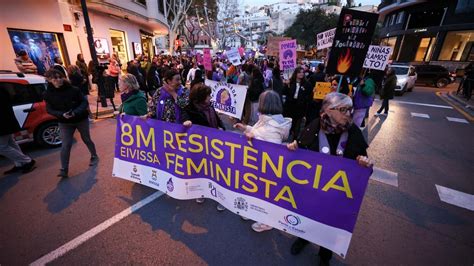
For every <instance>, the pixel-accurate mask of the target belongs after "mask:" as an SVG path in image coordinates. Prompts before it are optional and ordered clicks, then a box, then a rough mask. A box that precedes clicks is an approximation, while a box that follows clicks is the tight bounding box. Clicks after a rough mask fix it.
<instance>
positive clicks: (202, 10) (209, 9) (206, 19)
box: [193, 0, 218, 43]
mask: <svg viewBox="0 0 474 266" xmlns="http://www.w3.org/2000/svg"><path fill="white" fill-rule="evenodd" d="M193 11H194V13H193V15H194V14H195V15H196V18H197V20H198V23H199V27H200V29H201V30H202V31H203V32H204V34H206V36H208V37H209V39H210V40H211V43H217V41H218V39H217V38H218V37H217V32H216V18H217V12H218V7H217V2H216V0H195V4H194V10H193Z"/></svg>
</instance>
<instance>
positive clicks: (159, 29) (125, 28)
mask: <svg viewBox="0 0 474 266" xmlns="http://www.w3.org/2000/svg"><path fill="white" fill-rule="evenodd" d="M160 1H161V0H146V1H145V0H88V1H87V5H88V13H89V17H90V21H91V25H92V29H93V35H94V45H95V49H96V52H97V53H98V56H99V58H100V59H101V60H102V61H105V60H106V59H107V58H108V57H109V56H110V54H112V53H115V54H117V56H118V57H119V59H120V61H121V62H122V67H123V68H126V62H127V61H129V60H131V59H133V58H134V57H136V56H137V55H138V54H144V55H148V56H150V57H151V56H153V55H154V54H155V53H156V51H155V49H156V42H155V39H156V38H157V37H158V36H164V35H166V34H168V25H167V23H166V22H165V18H164V16H163V13H162V12H161V11H160V10H162V6H161V5H162V2H160ZM0 17H1V18H2V29H3V30H2V31H1V32H0V42H1V43H2V44H4V46H3V47H4V49H2V52H3V56H2V57H1V58H0V69H3V70H13V71H17V68H16V66H15V64H14V61H13V60H14V58H15V57H16V56H17V54H18V52H19V51H20V50H25V51H27V52H28V54H29V56H30V58H31V59H32V60H33V62H34V63H35V64H36V65H37V66H38V70H39V74H43V73H44V72H45V71H46V70H47V69H49V68H50V67H51V66H52V65H53V62H52V61H53V59H54V57H57V56H59V57H61V58H62V60H63V62H64V63H65V64H66V65H69V64H75V62H76V56H77V54H83V55H84V58H85V59H86V61H87V62H88V61H89V60H90V59H91V55H90V51H89V46H88V42H87V34H86V31H85V24H84V15H83V14H82V9H81V6H80V1H79V0H42V1H36V0H22V1H5V2H3V3H2V8H1V9H0Z"/></svg>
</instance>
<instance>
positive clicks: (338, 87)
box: [337, 75, 344, 92]
mask: <svg viewBox="0 0 474 266" xmlns="http://www.w3.org/2000/svg"><path fill="white" fill-rule="evenodd" d="M343 77H344V75H341V77H340V78H339V84H337V92H339V89H340V88H341V83H342V78H343Z"/></svg>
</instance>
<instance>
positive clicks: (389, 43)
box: [380, 37, 397, 60]
mask: <svg viewBox="0 0 474 266" xmlns="http://www.w3.org/2000/svg"><path fill="white" fill-rule="evenodd" d="M396 43H397V37H390V38H384V39H382V40H381V41H380V45H382V46H390V47H392V49H393V52H392V54H391V55H390V59H392V60H393V57H394V56H395V44H396Z"/></svg>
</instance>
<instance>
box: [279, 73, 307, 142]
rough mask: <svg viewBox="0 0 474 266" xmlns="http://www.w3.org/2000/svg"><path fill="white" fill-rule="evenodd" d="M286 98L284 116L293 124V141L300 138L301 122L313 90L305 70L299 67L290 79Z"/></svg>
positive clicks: (285, 93)
mask: <svg viewBox="0 0 474 266" xmlns="http://www.w3.org/2000/svg"><path fill="white" fill-rule="evenodd" d="M284 91H285V92H284V95H285V97H286V101H285V104H284V106H283V116H285V117H291V119H292V120H293V124H292V125H291V133H292V136H293V139H296V138H298V135H299V130H300V126H301V122H302V120H303V117H304V116H305V113H306V108H307V106H308V101H309V99H310V97H311V93H312V90H311V88H310V84H309V82H308V81H307V80H306V78H305V76H304V69H303V68H302V67H297V68H296V69H295V71H294V72H293V75H292V76H291V78H290V82H289V84H286V86H285V89H284Z"/></svg>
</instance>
